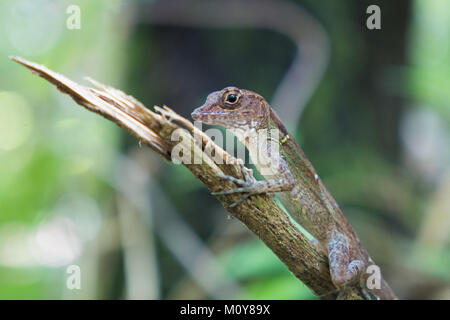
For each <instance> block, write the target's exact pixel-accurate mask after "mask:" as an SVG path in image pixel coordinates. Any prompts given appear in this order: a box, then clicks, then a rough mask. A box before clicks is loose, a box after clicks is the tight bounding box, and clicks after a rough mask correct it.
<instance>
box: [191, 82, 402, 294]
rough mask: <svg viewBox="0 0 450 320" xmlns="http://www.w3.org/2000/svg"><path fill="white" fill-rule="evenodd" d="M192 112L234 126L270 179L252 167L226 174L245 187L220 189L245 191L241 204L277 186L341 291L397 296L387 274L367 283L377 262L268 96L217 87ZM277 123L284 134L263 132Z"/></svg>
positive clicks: (202, 118) (277, 129)
mask: <svg viewBox="0 0 450 320" xmlns="http://www.w3.org/2000/svg"><path fill="white" fill-rule="evenodd" d="M192 118H193V119H194V120H198V121H201V122H203V123H206V124H211V125H220V126H223V127H225V128H226V129H228V130H230V131H231V132H233V134H235V135H236V136H237V137H238V139H240V140H241V141H242V142H243V143H244V144H245V145H246V147H247V149H248V150H249V152H250V157H251V158H252V160H253V163H254V164H255V167H256V169H258V171H259V172H260V173H261V174H262V175H263V176H264V178H266V179H267V180H262V181H256V180H255V179H254V178H253V176H252V175H249V174H248V172H244V177H245V180H240V179H236V178H234V177H231V176H224V175H223V176H221V177H222V178H223V179H226V180H229V181H232V182H234V183H236V184H237V185H238V186H239V187H237V188H234V189H230V190H223V191H220V192H216V193H215V194H231V193H244V196H243V197H242V198H241V200H240V201H238V202H236V203H235V204H233V205H237V204H239V203H240V202H242V201H243V200H245V199H246V198H248V197H249V196H251V195H255V194H264V193H269V194H270V193H274V192H276V193H277V194H276V195H277V197H278V198H279V199H280V201H281V203H282V204H283V205H284V206H285V208H286V209H287V211H288V212H289V214H290V215H291V217H292V218H293V219H294V220H296V221H297V222H298V223H299V224H300V225H302V226H303V227H304V228H305V229H306V230H307V231H308V232H309V233H311V234H312V235H313V236H314V237H315V239H316V240H317V242H318V245H319V246H320V247H321V248H320V249H324V250H326V252H328V258H329V266H330V274H331V279H332V281H333V284H334V285H335V287H336V288H337V289H338V290H339V292H340V293H342V294H343V293H344V292H346V290H348V289H349V288H352V287H353V288H355V287H357V288H359V289H361V290H362V291H361V292H362V293H363V296H365V297H366V298H381V299H394V298H396V297H395V295H394V293H393V292H392V291H391V289H390V288H389V286H388V285H387V283H386V282H384V280H382V279H381V288H380V289H378V288H374V289H371V290H370V291H369V289H367V287H366V286H365V285H364V284H365V280H366V278H367V274H366V268H367V267H368V266H369V265H373V264H374V262H373V261H372V259H371V258H370V256H369V255H368V253H367V251H366V250H365V248H364V247H363V246H362V244H361V243H360V240H359V238H358V236H357V235H356V233H355V232H354V230H353V228H352V227H351V226H350V224H349V222H348V221H347V219H346V218H345V216H344V214H343V213H342V211H341V209H340V208H339V206H338V204H337V203H336V201H335V200H334V198H333V197H332V196H331V194H330V193H329V192H328V190H327V189H326V188H325V186H324V185H323V183H322V181H321V180H320V178H319V176H318V175H317V173H316V171H315V170H314V168H313V166H312V165H311V163H310V161H309V160H308V158H307V157H306V156H305V154H304V152H303V150H302V149H301V148H300V146H299V145H298V144H297V142H296V141H295V140H294V139H293V137H292V135H290V134H289V133H288V132H287V130H286V128H285V127H284V126H283V124H282V123H281V121H280V119H279V118H278V116H277V115H276V114H275V112H274V111H273V110H272V108H271V107H270V106H269V104H268V103H267V102H266V101H265V100H264V98H263V97H261V96H260V95H258V94H256V93H254V92H251V91H248V90H243V89H238V88H236V87H227V88H225V89H223V90H221V91H216V92H213V93H211V94H210V95H209V96H208V98H207V100H206V103H205V104H204V105H203V106H201V107H199V108H197V109H196V110H194V112H193V113H192ZM274 129H275V132H278V133H279V137H278V138H277V137H276V135H273V134H272V135H267V134H260V133H262V132H264V133H266V132H268V131H270V130H274ZM272 132H274V131H272ZM274 142H275V143H276V144H278V145H276V144H273V143H274ZM274 146H277V147H278V148H274ZM268 163H269V166H267V164H268ZM244 171H245V170H244Z"/></svg>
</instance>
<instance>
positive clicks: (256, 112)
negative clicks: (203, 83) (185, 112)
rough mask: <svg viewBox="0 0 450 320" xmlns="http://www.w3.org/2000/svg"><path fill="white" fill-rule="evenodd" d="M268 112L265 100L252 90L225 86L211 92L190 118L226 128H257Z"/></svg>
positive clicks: (268, 108)
mask: <svg viewBox="0 0 450 320" xmlns="http://www.w3.org/2000/svg"><path fill="white" fill-rule="evenodd" d="M269 114H270V107H269V105H268V103H267V102H266V100H264V98H263V97H261V96H260V95H259V94H256V93H254V92H251V91H248V90H244V89H238V88H236V87H226V88H224V89H222V90H220V91H215V92H213V93H211V94H210V95H209V96H208V98H207V99H206V102H205V104H204V105H203V106H201V107H199V108H197V109H195V110H194V112H192V118H193V119H194V120H197V121H201V122H203V123H206V124H212V125H220V126H223V127H225V128H228V129H240V130H244V131H246V130H249V129H257V128H259V127H260V126H261V124H263V123H264V121H265V120H266V119H267V118H268V116H269Z"/></svg>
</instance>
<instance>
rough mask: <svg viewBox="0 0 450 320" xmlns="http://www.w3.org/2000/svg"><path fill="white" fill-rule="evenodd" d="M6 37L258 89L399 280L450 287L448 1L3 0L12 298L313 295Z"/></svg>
mask: <svg viewBox="0 0 450 320" xmlns="http://www.w3.org/2000/svg"><path fill="white" fill-rule="evenodd" d="M71 4H76V5H77V6H78V7H79V8H80V13H81V20H80V21H81V25H80V27H81V28H80V29H70V28H68V27H67V20H68V19H69V17H70V16H71V13H70V12H69V13H67V9H68V7H69V5H71ZM371 4H377V5H378V6H379V7H380V8H381V27H382V28H381V30H368V29H367V27H366V19H367V18H368V16H369V15H368V14H367V13H366V9H367V7H368V6H369V5H371ZM9 55H18V56H21V57H24V58H26V59H29V60H32V61H35V62H38V63H41V64H44V65H46V66H48V67H49V68H51V69H53V70H55V71H58V72H60V73H62V74H64V75H66V76H68V77H69V78H71V79H72V80H75V81H77V82H81V83H84V84H85V83H86V82H84V80H83V77H84V76H90V77H92V78H94V79H96V80H98V81H100V82H102V83H105V84H109V85H111V86H114V87H116V88H119V89H122V90H124V91H125V92H127V93H128V94H131V95H133V96H134V97H136V98H137V99H138V100H140V101H141V102H143V103H144V104H145V105H147V106H148V107H151V106H153V105H155V104H156V105H162V104H166V105H168V106H170V107H172V108H173V109H175V110H176V111H177V112H179V113H181V114H182V115H185V116H189V114H190V112H191V111H192V110H193V109H194V108H195V107H197V106H199V105H201V104H202V103H203V101H204V99H205V98H206V96H207V94H208V93H210V92H211V91H215V90H218V89H221V88H223V87H225V86H228V85H235V86H238V87H242V88H247V89H250V90H253V91H256V92H258V93H260V94H262V95H263V96H264V97H266V98H267V99H268V100H269V101H271V102H272V106H273V107H274V108H275V109H276V110H277V111H278V112H279V114H280V115H281V118H283V120H284V121H285V122H286V124H287V125H288V127H289V129H290V130H291V132H292V133H293V134H294V135H295V136H296V138H297V140H298V141H299V143H300V144H301V145H302V147H303V148H304V150H305V152H306V154H307V155H308V157H309V158H310V160H311V161H312V163H313V164H314V166H315V167H316V169H317V171H318V172H319V174H320V175H321V177H322V179H323V181H324V183H325V185H326V186H327V187H328V188H329V190H330V191H331V193H332V194H333V195H334V196H335V198H336V199H337V201H338V203H339V204H340V206H341V207H342V208H343V210H344V212H345V214H346V215H347V217H348V218H349V220H350V221H351V223H352V225H353V226H354V228H355V229H356V230H357V232H358V234H359V235H360V237H361V239H362V241H363V243H364V244H365V246H366V247H367V249H368V250H369V252H370V253H371V255H372V257H373V258H374V259H375V261H376V262H377V263H378V264H379V265H380V266H381V267H382V270H383V272H384V274H385V277H386V278H387V280H388V282H389V283H390V284H391V286H392V287H393V289H394V291H395V292H396V293H397V294H398V295H399V296H400V297H401V298H405V299H412V298H416V299H417V298H424V299H450V245H449V244H450V237H449V234H450V152H449V146H450V89H449V88H450V3H449V2H448V1H446V0H427V1H424V0H417V1H387V0H386V1H361V0H352V1H350V0H349V1H339V2H338V1H331V0H330V1H326V0H323V1H313V0H284V1H275V0H273V1H268V0H265V1H251V0H247V1H221V2H218V1H207V0H206V1H198V0H194V1H192V0H184V1H182V2H174V1H131V0H129V1H124V0H123V1H120V0H113V1H111V0H108V1H106V0H99V1H90V0H79V1H76V2H75V3H72V2H71V1H51V0H33V1H31V0H29V1H25V0H0V298H1V299H217V298H225V299H233V298H251V299H313V298H314V296H313V295H312V293H311V292H310V291H309V289H308V288H307V287H305V286H304V285H303V284H302V283H300V282H299V281H298V280H297V279H296V278H295V277H294V276H292V275H291V274H290V272H289V271H288V270H287V268H286V267H285V266H284V265H283V264H282V263H281V262H280V261H279V260H278V259H277V258H276V256H275V255H274V254H273V253H272V252H271V251H270V250H269V249H268V248H266V247H265V246H264V245H263V244H262V242H260V241H259V240H258V238H257V237H256V236H255V235H253V234H251V233H250V232H249V231H248V230H247V229H246V228H245V226H243V225H242V224H241V223H240V222H239V221H237V220H235V219H231V218H230V217H228V216H227V214H226V211H225V210H224V209H223V208H222V207H221V205H220V204H219V203H218V202H217V201H216V200H215V198H214V197H213V196H211V195H209V194H208V192H207V190H206V188H205V187H204V186H203V185H202V184H201V183H200V182H199V181H197V180H195V179H194V178H193V176H192V175H191V173H190V172H188V171H187V170H186V169H185V168H183V167H181V166H175V165H173V164H171V163H167V162H165V161H164V160H162V159H161V158H160V157H159V156H157V155H156V154H155V153H153V152H152V151H151V150H150V149H148V148H147V147H143V146H140V144H139V143H138V141H137V140H136V139H135V138H134V137H132V136H130V135H129V134H128V133H126V132H125V131H124V130H122V129H120V128H118V127H116V126H115V125H114V124H112V123H110V122H108V121H106V120H105V119H103V118H101V117H99V116H97V115H94V114H91V113H89V112H87V111H86V110H84V109H82V108H81V107H80V106H78V105H76V104H75V103H74V102H73V101H72V100H71V99H70V98H69V97H67V96H65V95H63V94H61V93H60V92H58V91H57V90H56V89H55V88H54V87H53V86H51V85H50V84H49V83H47V82H46V81H44V80H42V79H40V78H37V77H36V76H33V75H31V74H30V72H28V71H27V70H25V69H24V68H23V67H21V66H19V65H18V64H16V63H14V62H12V61H10V60H9V59H8V56H9ZM71 265H77V266H79V267H80V270H81V289H80V290H70V289H68V288H67V285H66V282H67V279H68V276H69V274H68V273H67V269H68V267H69V266H71Z"/></svg>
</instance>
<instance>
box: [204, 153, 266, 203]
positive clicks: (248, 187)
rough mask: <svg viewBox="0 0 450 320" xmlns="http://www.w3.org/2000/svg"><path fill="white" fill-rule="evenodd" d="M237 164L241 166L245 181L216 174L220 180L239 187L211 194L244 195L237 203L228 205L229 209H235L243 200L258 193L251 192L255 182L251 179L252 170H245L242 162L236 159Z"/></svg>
mask: <svg viewBox="0 0 450 320" xmlns="http://www.w3.org/2000/svg"><path fill="white" fill-rule="evenodd" d="M238 162H239V164H240V165H241V166H242V175H243V176H244V179H245V180H243V179H238V178H235V177H232V176H228V175H225V174H217V175H216V176H217V177H219V178H221V179H224V180H228V181H231V182H233V183H235V184H237V185H238V186H239V187H238V188H233V189H228V190H222V191H217V192H212V193H211V194H212V195H215V196H217V195H227V194H233V193H239V192H242V193H245V194H244V195H242V197H241V198H240V199H239V200H238V201H236V202H234V203H232V204H231V205H230V208H234V207H236V206H237V205H238V204H240V203H242V202H243V201H244V200H246V199H247V198H249V197H250V196H252V195H254V194H257V193H258V192H254V190H253V185H254V183H255V181H256V179H255V178H254V177H253V170H252V169H248V168H246V167H245V166H244V164H243V162H242V160H240V159H238Z"/></svg>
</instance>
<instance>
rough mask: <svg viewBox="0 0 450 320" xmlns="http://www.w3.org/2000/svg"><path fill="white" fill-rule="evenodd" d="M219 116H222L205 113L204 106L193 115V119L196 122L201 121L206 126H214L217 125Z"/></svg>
mask: <svg viewBox="0 0 450 320" xmlns="http://www.w3.org/2000/svg"><path fill="white" fill-rule="evenodd" d="M218 116H220V114H214V113H205V107H204V106H201V107H198V108H197V109H195V110H194V111H193V112H192V113H191V117H192V119H194V120H195V121H200V122H203V123H205V124H212V125H214V124H217V117H218Z"/></svg>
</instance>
